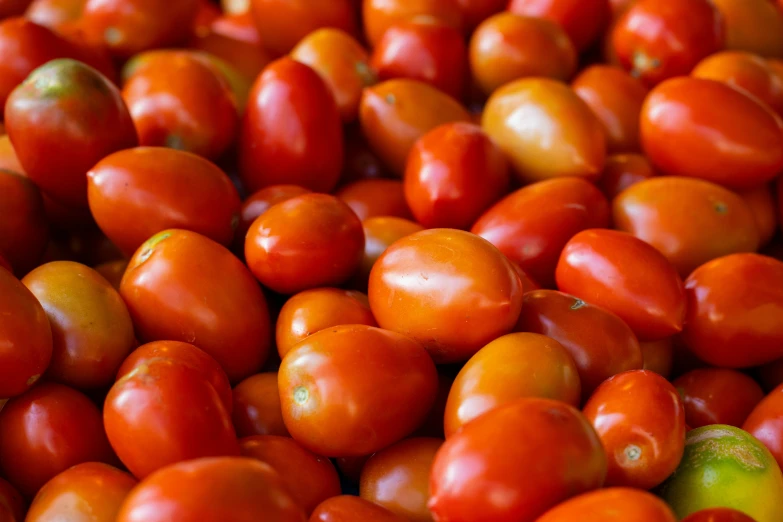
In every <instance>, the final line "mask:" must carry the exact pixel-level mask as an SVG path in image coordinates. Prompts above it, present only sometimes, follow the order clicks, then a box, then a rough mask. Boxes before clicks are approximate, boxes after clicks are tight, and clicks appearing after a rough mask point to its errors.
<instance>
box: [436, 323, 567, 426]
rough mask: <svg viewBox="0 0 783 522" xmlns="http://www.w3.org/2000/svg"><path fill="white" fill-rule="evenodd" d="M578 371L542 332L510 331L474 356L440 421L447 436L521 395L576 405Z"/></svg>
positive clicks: (463, 371) (458, 382) (464, 368)
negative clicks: (510, 332)
mask: <svg viewBox="0 0 783 522" xmlns="http://www.w3.org/2000/svg"><path fill="white" fill-rule="evenodd" d="M580 393H581V386H580V382H579V369H578V368H577V365H576V363H575V362H574V359H573V358H572V356H571V354H570V353H569V352H568V350H567V349H566V348H564V347H563V345H562V344H560V343H559V342H557V341H556V340H554V339H552V338H551V337H546V336H544V335H540V334H534V333H512V334H508V335H504V336H503V337H499V338H497V339H495V340H494V341H492V342H491V343H489V344H488V345H486V346H485V347H483V348H482V349H481V350H479V351H478V352H476V355H474V356H473V357H471V358H470V359H469V360H468V362H467V363H465V366H463V367H462V369H461V370H460V372H459V374H458V375H457V378H456V379H455V380H454V383H453V384H452V385H451V390H450V391H449V395H448V400H447V402H446V411H445V419H444V431H445V435H446V437H451V436H452V435H454V434H455V433H456V432H457V431H458V430H459V429H460V428H462V426H464V425H465V424H467V423H468V422H470V421H472V420H473V419H475V418H477V417H479V416H481V415H483V414H485V413H486V412H488V411H491V410H493V409H494V408H497V407H498V406H501V405H503V404H506V403H509V402H512V401H514V400H516V399H519V398H523V397H541V398H544V399H554V400H558V401H562V402H565V403H567V404H570V405H571V406H576V407H578V406H579V404H580V403H581V395H580Z"/></svg>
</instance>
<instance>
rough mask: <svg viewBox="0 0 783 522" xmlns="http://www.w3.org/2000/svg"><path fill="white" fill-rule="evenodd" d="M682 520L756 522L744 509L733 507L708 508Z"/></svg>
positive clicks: (689, 521)
mask: <svg viewBox="0 0 783 522" xmlns="http://www.w3.org/2000/svg"><path fill="white" fill-rule="evenodd" d="M682 522H756V521H755V520H754V519H752V518H751V517H750V516H748V515H746V514H745V513H743V512H742V511H737V510H736V509H732V508H721V507H717V508H707V509H702V510H701V511H697V512H695V513H693V514H691V515H689V516H687V517H685V518H683V519H682Z"/></svg>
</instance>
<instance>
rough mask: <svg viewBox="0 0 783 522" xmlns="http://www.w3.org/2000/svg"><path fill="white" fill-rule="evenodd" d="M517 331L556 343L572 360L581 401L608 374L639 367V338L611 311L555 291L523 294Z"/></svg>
mask: <svg viewBox="0 0 783 522" xmlns="http://www.w3.org/2000/svg"><path fill="white" fill-rule="evenodd" d="M516 330H517V331H521V332H533V333H538V334H542V335H546V336H547V337H551V338H552V339H554V340H556V341H557V342H559V343H560V344H561V345H562V346H563V347H564V348H565V349H566V351H567V352H568V353H569V355H571V358H572V359H573V361H574V362H575V363H576V368H577V371H578V373H579V382H580V384H581V392H582V400H583V401H584V400H587V398H588V397H590V394H592V393H593V390H595V389H596V388H597V387H598V385H599V384H601V383H602V382H603V381H605V380H606V379H608V378H609V377H611V376H613V375H616V374H618V373H621V372H625V371H629V370H638V369H641V368H642V365H643V359H642V352H641V349H640V348H639V341H637V339H636V336H634V334H633V332H632V331H631V329H630V328H629V327H628V325H627V324H625V322H623V321H622V320H621V319H620V318H619V317H617V316H616V315H615V314H613V313H611V312H609V311H607V310H604V309H603V308H599V307H597V306H593V305H591V304H588V303H585V302H584V301H582V300H581V299H577V298H576V297H573V296H570V295H568V294H564V293H562V292H558V291H555V290H535V291H532V292H528V293H526V294H525V299H524V304H523V305H522V313H521V314H520V316H519V322H518V323H517V326H516Z"/></svg>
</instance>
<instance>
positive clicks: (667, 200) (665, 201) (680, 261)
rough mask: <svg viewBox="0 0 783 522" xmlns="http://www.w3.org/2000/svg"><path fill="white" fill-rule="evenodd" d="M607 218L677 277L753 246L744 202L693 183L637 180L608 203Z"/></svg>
mask: <svg viewBox="0 0 783 522" xmlns="http://www.w3.org/2000/svg"><path fill="white" fill-rule="evenodd" d="M613 217H614V219H613V221H614V226H615V227H616V228H617V229H618V230H622V231H625V232H628V233H630V234H633V235H634V236H636V237H638V238H639V239H641V240H643V241H645V242H646V243H649V244H650V245H652V246H654V247H655V248H656V249H658V250H659V251H660V252H662V253H663V255H665V256H666V258H667V259H668V260H669V261H670V262H671V264H672V265H674V267H675V268H676V269H677V271H678V272H679V273H680V275H681V276H682V277H687V276H688V275H689V274H690V273H691V272H692V271H693V270H695V269H696V268H697V267H699V266H700V265H702V264H704V263H706V262H707V261H710V260H712V259H715V258H718V257H721V256H724V255H727V254H733V253H736V252H753V251H755V250H756V249H757V248H758V246H759V230H758V226H757V224H756V221H755V219H754V217H753V213H752V212H751V211H750V209H749V208H748V205H747V204H746V203H745V201H743V200H742V198H741V197H740V196H738V195H737V194H735V193H733V192H731V191H730V190H728V189H725V188H723V187H721V186H719V185H716V184H714V183H710V182H708V181H703V180H698V179H691V178H682V177H675V176H665V177H656V178H652V179H648V180H643V181H640V182H639V183H636V184H634V185H633V186H632V187H630V188H628V189H627V190H626V191H624V192H622V193H621V194H620V195H618V196H617V197H616V198H615V199H614V202H613Z"/></svg>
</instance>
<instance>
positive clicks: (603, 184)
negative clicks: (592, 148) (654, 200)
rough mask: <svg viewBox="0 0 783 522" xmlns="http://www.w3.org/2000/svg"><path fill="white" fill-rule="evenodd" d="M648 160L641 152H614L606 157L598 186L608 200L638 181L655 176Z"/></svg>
mask: <svg viewBox="0 0 783 522" xmlns="http://www.w3.org/2000/svg"><path fill="white" fill-rule="evenodd" d="M657 175H658V173H657V172H656V171H655V169H654V168H653V166H652V165H651V164H650V161H649V160H648V159H647V158H646V157H644V156H643V155H641V154H615V155H613V156H609V157H608V158H606V166H605V167H604V172H603V174H602V175H601V181H599V183H598V187H599V188H600V189H601V191H602V192H603V193H604V195H605V196H606V198H607V199H608V200H609V201H612V200H614V198H616V197H617V196H618V195H619V194H620V193H621V192H623V191H624V190H625V189H627V188H628V187H630V186H631V185H636V184H637V183H639V182H640V181H644V180H646V179H649V178H653V177H655V176H657Z"/></svg>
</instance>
